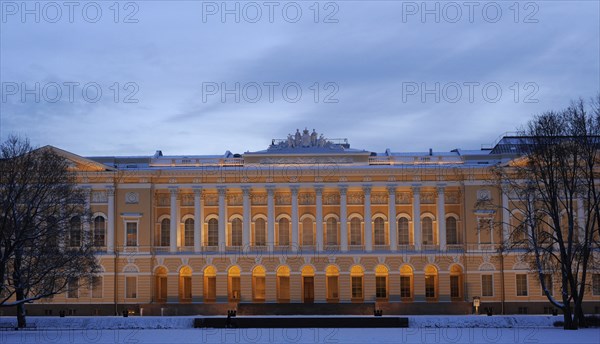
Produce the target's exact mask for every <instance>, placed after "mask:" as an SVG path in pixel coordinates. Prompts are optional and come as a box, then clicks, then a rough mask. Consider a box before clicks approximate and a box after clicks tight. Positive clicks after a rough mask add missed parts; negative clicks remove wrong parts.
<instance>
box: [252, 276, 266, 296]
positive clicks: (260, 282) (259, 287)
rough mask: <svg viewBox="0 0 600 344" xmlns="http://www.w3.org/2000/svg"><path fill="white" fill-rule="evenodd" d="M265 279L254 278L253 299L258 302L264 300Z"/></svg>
mask: <svg viewBox="0 0 600 344" xmlns="http://www.w3.org/2000/svg"><path fill="white" fill-rule="evenodd" d="M265 288H266V286H265V277H264V276H257V277H254V299H256V300H259V301H264V300H265Z"/></svg>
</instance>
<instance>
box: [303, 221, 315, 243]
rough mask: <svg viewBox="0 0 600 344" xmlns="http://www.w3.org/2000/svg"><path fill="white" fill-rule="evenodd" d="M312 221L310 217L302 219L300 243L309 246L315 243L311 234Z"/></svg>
mask: <svg viewBox="0 0 600 344" xmlns="http://www.w3.org/2000/svg"><path fill="white" fill-rule="evenodd" d="M313 234H314V233H313V221H312V220H311V219H310V218H308V217H307V218H305V219H304V220H302V245H303V246H311V245H314V244H315V241H314V235H313Z"/></svg>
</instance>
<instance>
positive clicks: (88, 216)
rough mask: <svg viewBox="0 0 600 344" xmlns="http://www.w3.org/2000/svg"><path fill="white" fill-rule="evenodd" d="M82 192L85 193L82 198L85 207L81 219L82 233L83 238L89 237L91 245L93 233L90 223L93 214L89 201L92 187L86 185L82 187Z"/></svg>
mask: <svg viewBox="0 0 600 344" xmlns="http://www.w3.org/2000/svg"><path fill="white" fill-rule="evenodd" d="M83 193H84V195H85V199H84V202H85V204H84V209H85V216H84V218H83V219H82V220H83V233H84V235H85V236H84V238H85V237H88V238H90V241H91V242H92V245H93V244H94V233H93V232H90V223H91V222H92V221H93V220H94V219H93V215H94V214H92V207H91V206H90V203H91V199H90V198H91V197H92V188H91V187H89V186H86V187H84V188H83Z"/></svg>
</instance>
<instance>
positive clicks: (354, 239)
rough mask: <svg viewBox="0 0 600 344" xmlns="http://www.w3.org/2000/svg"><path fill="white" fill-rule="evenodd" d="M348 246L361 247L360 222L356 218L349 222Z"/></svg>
mask: <svg viewBox="0 0 600 344" xmlns="http://www.w3.org/2000/svg"><path fill="white" fill-rule="evenodd" d="M350 245H362V234H361V222H360V220H359V219H357V218H353V219H352V220H351V221H350Z"/></svg>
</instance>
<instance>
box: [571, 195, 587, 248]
mask: <svg viewBox="0 0 600 344" xmlns="http://www.w3.org/2000/svg"><path fill="white" fill-rule="evenodd" d="M584 230H585V211H584V210H583V198H581V197H578V198H577V228H575V233H573V236H575V235H577V239H579V242H580V243H582V242H583V239H584V232H585V231H584Z"/></svg>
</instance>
